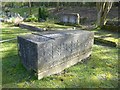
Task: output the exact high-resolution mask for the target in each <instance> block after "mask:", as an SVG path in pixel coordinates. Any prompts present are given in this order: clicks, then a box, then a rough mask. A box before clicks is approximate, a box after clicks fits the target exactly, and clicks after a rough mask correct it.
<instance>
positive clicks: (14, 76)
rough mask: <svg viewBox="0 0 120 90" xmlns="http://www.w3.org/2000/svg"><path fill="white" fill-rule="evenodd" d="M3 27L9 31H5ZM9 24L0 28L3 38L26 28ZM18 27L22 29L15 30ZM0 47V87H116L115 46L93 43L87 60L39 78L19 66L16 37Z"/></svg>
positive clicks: (116, 61)
mask: <svg viewBox="0 0 120 90" xmlns="http://www.w3.org/2000/svg"><path fill="white" fill-rule="evenodd" d="M5 25H6V24H5ZM5 28H6V29H7V30H8V31H7V32H9V33H5V32H6V29H5ZM9 28H10V29H9ZM11 28H12V26H9V25H6V26H5V27H4V28H3V29H4V30H2V32H3V33H2V35H3V36H5V38H9V35H11V36H12V35H13V34H15V35H16V36H17V35H18V34H19V33H24V32H26V33H27V32H28V31H26V30H24V29H19V28H14V27H13V28H12V29H11ZM18 29H19V30H20V31H22V30H23V32H19V30H18ZM12 30H13V31H12ZM11 31H12V34H11ZM28 33H29V32H28ZM16 36H15V37H16ZM0 51H1V54H0V55H1V56H2V87H3V88H77V87H79V88H116V87H118V49H117V48H115V47H107V46H101V45H94V46H93V50H92V55H91V58H90V59H89V60H88V61H87V62H84V63H82V62H81V63H78V64H76V65H74V66H72V67H70V68H68V69H65V72H64V73H61V74H57V75H51V76H48V77H44V78H43V79H41V80H37V79H36V77H35V76H34V75H33V73H31V72H28V71H27V70H26V69H25V68H24V67H23V65H22V63H21V60H20V57H19V56H18V48H17V40H13V41H10V42H5V43H2V48H1V49H0Z"/></svg>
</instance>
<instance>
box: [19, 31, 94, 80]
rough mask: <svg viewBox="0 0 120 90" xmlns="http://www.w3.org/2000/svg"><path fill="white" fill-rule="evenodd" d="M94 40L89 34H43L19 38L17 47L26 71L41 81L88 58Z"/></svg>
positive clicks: (90, 33) (82, 32)
mask: <svg viewBox="0 0 120 90" xmlns="http://www.w3.org/2000/svg"><path fill="white" fill-rule="evenodd" d="M93 41H94V33H93V32H90V31H82V30H69V31H56V32H54V31H46V32H43V33H42V32H41V33H34V34H28V35H24V36H18V48H19V55H20V57H21V60H22V63H23V65H24V66H25V68H26V69H28V70H34V71H35V72H36V73H37V77H38V79H41V78H43V77H45V76H49V75H52V74H56V73H59V72H61V71H62V70H64V69H65V68H68V67H70V66H72V65H75V64H76V63H78V62H80V61H81V60H83V59H86V58H88V57H89V56H90V55H91V50H92V45H93Z"/></svg>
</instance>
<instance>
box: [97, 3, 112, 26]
mask: <svg viewBox="0 0 120 90" xmlns="http://www.w3.org/2000/svg"><path fill="white" fill-rule="evenodd" d="M112 4H113V2H97V3H96V6H97V10H98V15H97V26H99V27H102V26H103V25H105V24H106V22H107V20H106V17H107V14H108V12H109V11H110V9H111V7H112Z"/></svg>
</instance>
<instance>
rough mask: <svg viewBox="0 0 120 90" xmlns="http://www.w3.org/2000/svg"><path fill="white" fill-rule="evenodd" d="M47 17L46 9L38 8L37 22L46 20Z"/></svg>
mask: <svg viewBox="0 0 120 90" xmlns="http://www.w3.org/2000/svg"><path fill="white" fill-rule="evenodd" d="M48 15H49V12H48V10H47V8H45V7H40V8H39V10H38V21H42V20H47V17H48Z"/></svg>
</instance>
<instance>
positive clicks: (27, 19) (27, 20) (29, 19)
mask: <svg viewBox="0 0 120 90" xmlns="http://www.w3.org/2000/svg"><path fill="white" fill-rule="evenodd" d="M25 21H26V22H37V21H38V20H37V17H35V15H33V14H32V15H30V16H29V17H28V18H26V19H25Z"/></svg>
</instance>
